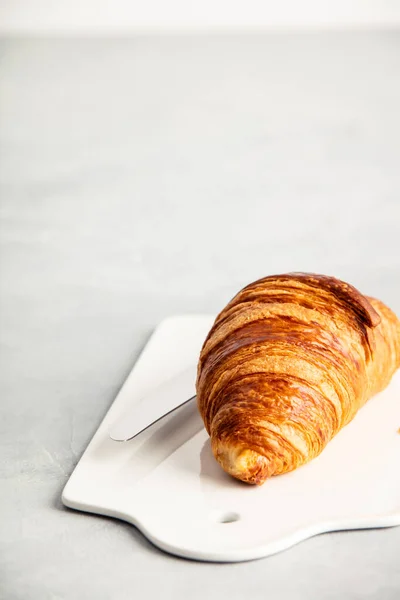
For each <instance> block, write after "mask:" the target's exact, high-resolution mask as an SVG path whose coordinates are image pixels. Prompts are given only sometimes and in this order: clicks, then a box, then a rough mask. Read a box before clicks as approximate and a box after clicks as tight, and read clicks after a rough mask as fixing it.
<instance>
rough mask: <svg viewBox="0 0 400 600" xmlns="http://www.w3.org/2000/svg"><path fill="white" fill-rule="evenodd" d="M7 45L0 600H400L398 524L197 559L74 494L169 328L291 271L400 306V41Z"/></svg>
mask: <svg viewBox="0 0 400 600" xmlns="http://www.w3.org/2000/svg"><path fill="white" fill-rule="evenodd" d="M0 49H1V54H0V55H1V62H0V70H1V72H0V118H1V124H0V152H1V157H0V158H1V164H0V183H1V225H0V227H1V231H0V233H1V258H0V275H1V305H0V320H1V322H0V325H1V380H0V384H1V390H0V393H1V398H0V410H1V418H0V461H1V472H0V477H1V479H0V597H1V598H2V599H3V598H4V599H6V600H47V599H49V600H50V599H68V600H70V599H71V600H80V599H86V598H87V599H93V598H96V599H97V600H103V599H110V598H111V599H114V598H116V599H121V600H124V599H128V598H129V599H130V598H164V599H168V598H171V599H180V598H182V599H183V598H190V599H191V600H196V599H200V598H207V599H208V600H213V599H217V598H218V599H220V598H222V597H227V598H230V599H231V600H236V599H239V598H244V597H249V598H250V597H251V598H253V599H259V598H260V599H261V598H273V599H279V600H289V599H290V600H292V599H293V600H294V599H299V598H301V599H302V598H304V599H307V600H317V599H318V600H320V599H336V598H344V599H348V598H351V599H353V598H354V599H361V598H363V599H365V598H374V599H375V598H376V599H378V598H379V600H392V599H393V600H394V599H395V598H399V595H400V528H394V529H387V530H375V531H357V532H345V533H334V534H326V535H321V536H318V537H315V538H314V539H311V540H309V541H307V542H304V543H302V544H300V545H298V546H296V547H294V548H292V549H290V550H288V551H286V552H283V553H281V554H278V555H276V556H273V557H271V558H268V559H264V560H260V561H256V562H251V563H245V564H236V565H235V564H234V565H216V564H201V563H196V562H190V561H185V560H181V559H178V558H174V557H172V556H168V555H166V554H163V553H162V552H160V551H159V550H157V549H155V548H153V547H152V546H151V545H150V544H149V543H148V542H147V541H146V539H145V538H144V537H142V535H141V534H139V533H138V532H137V531H136V530H135V529H134V528H132V527H131V526H129V525H126V524H123V523H118V522H116V521H112V520H110V519H106V518H100V517H95V516H88V515H85V514H79V513H76V512H73V511H69V510H66V509H64V508H63V507H62V505H61V502H60V493H61V490H62V488H63V486H64V484H65V482H66V480H67V478H68V476H69V474H70V473H71V471H72V469H73V468H74V465H75V464H76V463H77V461H78V460H79V456H80V455H81V454H82V452H83V450H84V448H85V446H86V444H87V443H88V441H89V440H90V438H91V436H92V434H93V433H94V431H95V430H96V428H97V425H98V424H99V422H100V420H101V419H102V416H103V415H104V414H105V412H106V410H107V408H108V407H109V405H110V403H111V402H112V400H113V398H114V396H115V394H116V392H117V391H118V389H119V387H120V386H121V384H122V382H123V381H124V378H125V376H126V374H127V373H128V372H129V370H130V368H131V366H132V364H133V363H134V361H135V358H136V357H137V356H138V353H139V352H140V349H141V348H142V347H143V344H144V343H145V342H146V340H147V338H148V336H149V334H150V332H151V330H152V329H153V328H154V327H155V326H156V324H157V323H158V322H159V321H160V319H162V318H163V317H165V316H168V315H171V314H179V313H199V312H214V311H217V310H218V309H219V308H221V307H222V305H223V304H224V303H225V302H226V301H227V300H228V299H229V298H230V297H231V296H232V295H233V294H234V293H235V291H236V290H237V289H238V288H239V287H241V286H242V285H244V284H245V283H247V282H249V281H251V280H253V279H255V278H257V277H259V276H262V275H265V274H270V273H274V272H281V271H287V270H312V271H318V272H323V273H329V274H334V275H337V276H339V277H342V278H344V279H347V280H349V281H350V282H352V283H354V284H355V285H357V286H358V287H359V288H360V289H361V290H363V291H364V292H367V293H369V294H374V295H377V296H379V297H381V298H382V299H383V300H384V301H386V302H387V303H388V304H389V305H391V306H392V308H393V309H395V310H397V311H398V312H400V284H399V269H400V169H399V159H400V117H399V106H400V78H399V73H400V35H399V34H396V33H394V32H393V33H383V32H382V33H379V32H370V33H343V34H319V35H317V34H313V35H305V34H304V35H299V36H295V35H271V36H269V37H268V36H267V37H263V36H254V37H226V38H222V37H221V38H220V37H210V38H207V37H203V38H201V37H199V38H191V37H185V36H182V37H180V38H174V37H171V38H160V39H157V38H146V37H141V38H136V39H126V40H125V39H120V40H113V39H97V40H40V39H38V40H29V39H3V40H2V41H1V46H0ZM349 460H350V457H349ZM161 501H162V499H161ZM260 518H262V515H260Z"/></svg>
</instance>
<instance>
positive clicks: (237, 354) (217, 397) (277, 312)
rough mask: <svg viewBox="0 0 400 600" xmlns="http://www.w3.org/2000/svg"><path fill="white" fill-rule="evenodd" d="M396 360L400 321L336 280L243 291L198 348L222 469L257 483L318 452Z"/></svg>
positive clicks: (317, 278)
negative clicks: (201, 346)
mask: <svg viewBox="0 0 400 600" xmlns="http://www.w3.org/2000/svg"><path fill="white" fill-rule="evenodd" d="M399 366H400V321H399V320H398V318H397V317H396V315H395V314H394V313H393V312H392V311H391V310H390V309H389V308H388V307H387V306H385V305H384V304H383V303H382V302H380V301H379V300H376V299H374V298H369V297H366V296H363V295H362V294H361V293H360V292H358V291H357V290H356V289H355V288H354V287H353V286H351V285H349V284H348V283H344V282H343V281H340V280H338V279H335V278H333V277H327V276H324V275H316V274H309V273H289V274H286V275H275V276H271V277H265V278H264V279H260V280H259V281H256V282H254V283H251V284H250V285H248V286H247V287H245V288H244V289H243V290H241V291H240V292H239V293H238V294H237V295H236V296H235V297H234V298H233V300H231V301H230V302H229V304H228V305H227V306H226V307H225V308H224V309H223V310H222V312H221V313H220V314H219V315H218V316H217V318H216V320H215V323H214V325H213V327H212V329H211V331H210V332H209V334H208V336H207V338H206V340H205V342H204V345H203V348H202V350H201V354H200V358H199V363H198V375H197V382H196V391H197V403H198V408H199V412H200V414H201V416H202V419H203V421H204V425H205V427H206V430H207V432H208V434H209V435H210V438H211V447H212V451H213V454H214V456H215V458H216V459H217V461H218V462H219V463H220V465H221V466H222V468H223V469H224V470H225V471H226V472H227V473H230V474H231V475H233V477H236V478H237V479H241V480H242V481H245V482H247V483H253V484H258V485H261V484H262V483H264V482H265V480H266V479H268V478H269V477H271V476H273V475H279V474H281V473H285V472H287V471H292V470H293V469H296V468H297V467H299V466H300V465H302V464H304V463H306V462H308V461H310V460H311V459H313V458H314V457H316V456H317V455H318V454H320V452H321V451H322V450H323V449H324V448H325V446H326V445H327V443H328V442H329V441H330V440H331V439H332V438H333V437H334V436H335V435H336V434H337V433H338V431H339V430H340V429H341V428H342V427H344V426H345V425H346V424H347V423H349V421H351V420H352V419H353V417H354V416H355V414H356V413H357V411H358V409H359V408H361V407H362V406H363V404H365V402H366V401H367V400H368V399H369V398H371V396H373V395H374V394H376V393H377V392H379V391H381V390H383V389H384V388H385V387H386V386H387V385H388V383H389V381H390V379H391V377H392V375H393V373H394V372H395V370H396V369H397V368H398V367H399Z"/></svg>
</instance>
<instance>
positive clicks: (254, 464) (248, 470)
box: [213, 443, 274, 485]
mask: <svg viewBox="0 0 400 600" xmlns="http://www.w3.org/2000/svg"><path fill="white" fill-rule="evenodd" d="M213 452H214V455H215V458H216V459H217V461H218V462H219V463H220V465H221V466H222V468H223V469H224V470H225V471H226V472H227V473H229V474H230V475H232V477H235V479H239V480H240V481H244V482H245V483H250V484H254V485H262V484H263V483H264V482H265V481H266V480H267V479H268V478H269V477H271V476H272V475H273V472H274V469H273V465H272V464H271V462H270V461H269V460H268V459H267V458H266V457H265V456H263V455H262V454H259V453H258V452H256V451H255V450H251V449H249V448H239V449H238V448H237V447H235V446H227V445H224V444H221V443H217V444H215V445H213Z"/></svg>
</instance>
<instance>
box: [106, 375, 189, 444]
mask: <svg viewBox="0 0 400 600" xmlns="http://www.w3.org/2000/svg"><path fill="white" fill-rule="evenodd" d="M196 374H197V372H196V367H195V366H192V367H190V368H189V369H186V370H185V371H182V372H181V373H180V374H179V375H177V376H175V377H172V378H171V379H169V380H168V381H166V382H165V383H163V384H161V385H160V386H158V387H157V388H156V389H155V390H153V391H152V392H150V394H148V395H146V396H144V397H143V398H142V399H141V400H140V401H139V402H138V403H136V404H135V405H134V406H132V407H131V408H130V409H129V410H128V411H127V412H126V413H124V414H123V415H122V417H119V418H118V419H117V420H116V421H115V422H114V423H113V424H112V425H111V427H110V429H109V434H110V437H111V439H113V440H115V441H116V442H126V441H128V440H131V439H132V438H134V437H135V436H137V435H138V434H139V433H141V432H142V431H144V430H145V429H147V428H148V427H150V425H153V423H156V422H157V421H159V420H160V419H162V418H163V417H165V416H166V415H168V414H169V413H171V412H173V411H174V410H176V409H177V408H179V407H180V406H183V405H184V404H187V403H188V402H194V401H195V398H196V396H195V394H196Z"/></svg>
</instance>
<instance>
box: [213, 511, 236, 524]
mask: <svg viewBox="0 0 400 600" xmlns="http://www.w3.org/2000/svg"><path fill="white" fill-rule="evenodd" d="M239 519H240V516H239V515H238V514H237V513H235V512H227V513H223V514H221V515H219V517H218V521H219V523H234V522H235V521H239Z"/></svg>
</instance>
